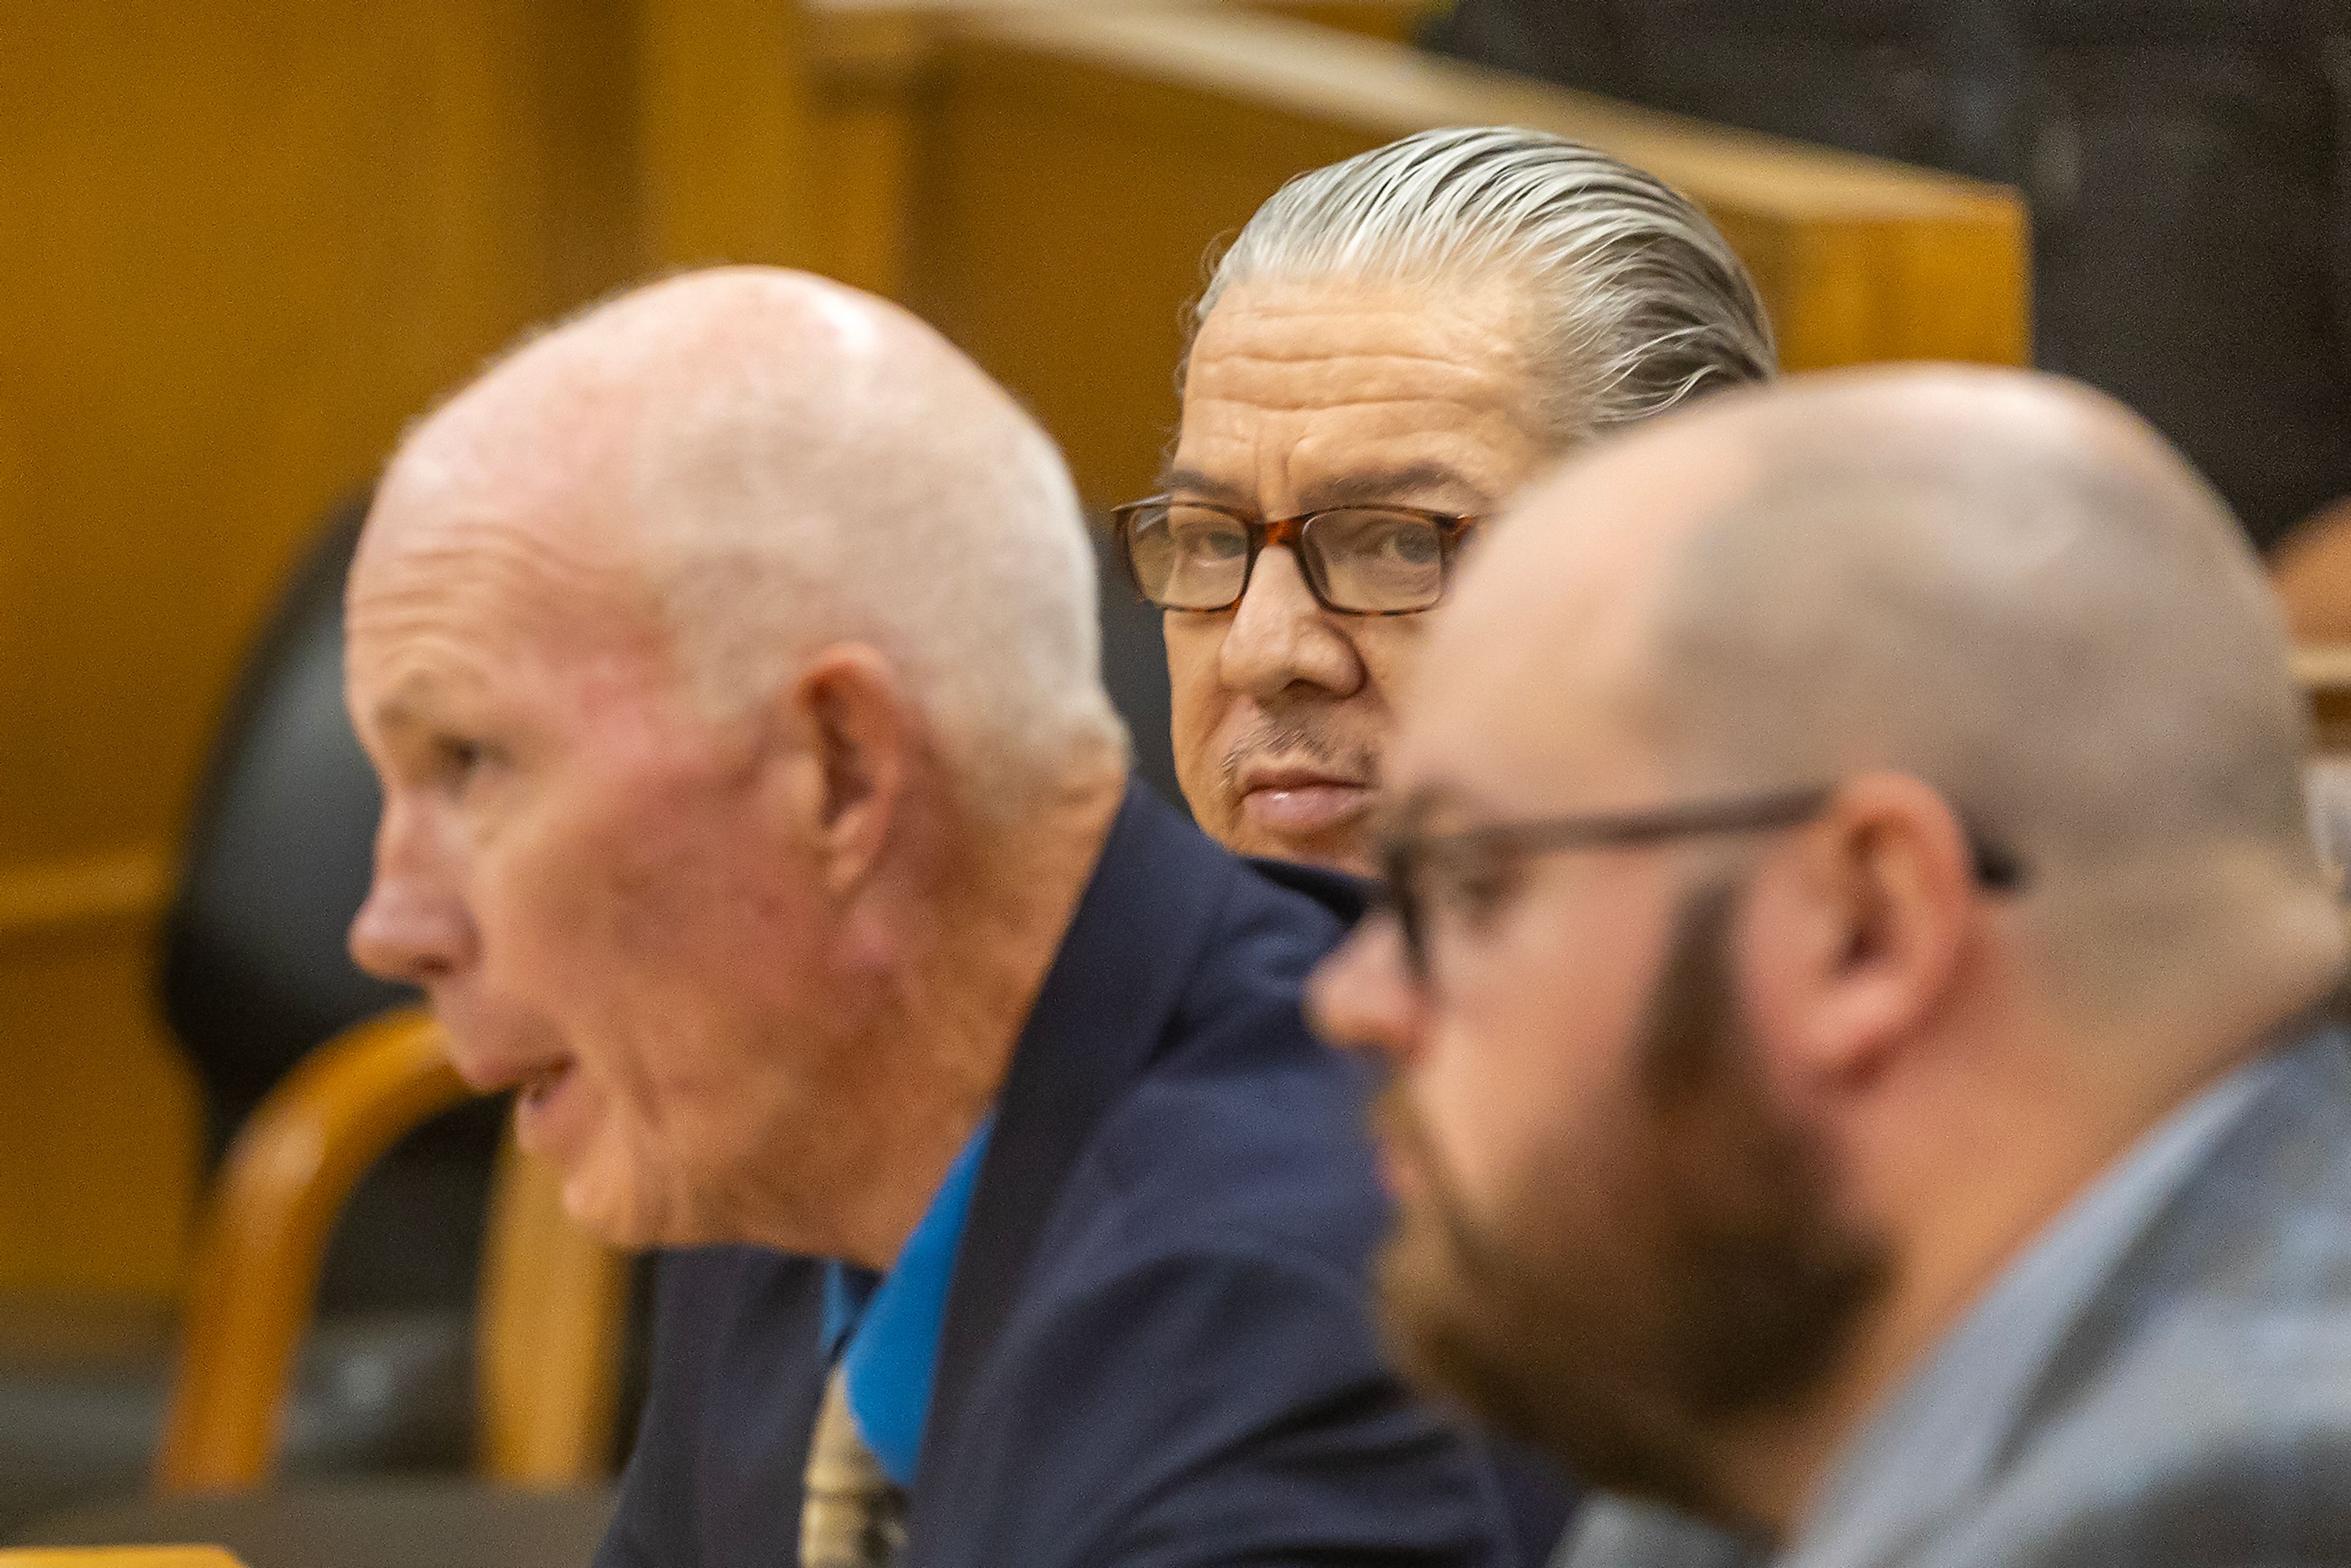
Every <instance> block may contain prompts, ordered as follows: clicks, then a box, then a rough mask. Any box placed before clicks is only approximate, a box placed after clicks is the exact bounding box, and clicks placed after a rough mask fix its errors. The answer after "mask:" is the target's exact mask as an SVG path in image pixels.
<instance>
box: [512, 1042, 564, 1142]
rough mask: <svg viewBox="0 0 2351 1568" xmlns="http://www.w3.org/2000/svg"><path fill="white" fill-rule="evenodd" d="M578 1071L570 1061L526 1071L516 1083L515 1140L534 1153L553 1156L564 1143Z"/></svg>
mask: <svg viewBox="0 0 2351 1568" xmlns="http://www.w3.org/2000/svg"><path fill="white" fill-rule="evenodd" d="M578 1076H579V1075H578V1074H577V1073H576V1072H575V1071H573V1070H572V1065H571V1063H570V1062H569V1061H557V1062H550V1063H549V1064H547V1065H546V1066H543V1067H538V1068H535V1069H533V1070H532V1071H529V1072H528V1073H526V1074H524V1075H523V1076H522V1077H521V1078H520V1079H518V1080H517V1082H516V1084H515V1141H516V1142H517V1143H518V1144H520V1145H522V1146H523V1148H524V1149H525V1150H527V1151H528V1152H529V1153H531V1154H534V1155H554V1154H555V1153H556V1151H557V1149H558V1148H559V1146H561V1145H562V1144H563V1142H564V1139H563V1138H562V1135H561V1134H562V1131H563V1128H564V1127H565V1126H566V1125H567V1124H568V1123H569V1120H570V1118H569V1117H568V1116H567V1115H566V1112H567V1110H568V1109H569V1107H570V1106H571V1104H572V1102H574V1101H576V1100H577V1099H578V1098H579V1095H578V1093H577V1092H576V1089H577V1079H578Z"/></svg>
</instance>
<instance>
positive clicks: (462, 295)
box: [0, 0, 808, 1295]
mask: <svg viewBox="0 0 2351 1568" xmlns="http://www.w3.org/2000/svg"><path fill="white" fill-rule="evenodd" d="M7 10H8V15H7V20H6V22H5V25H0V32H5V39H6V42H5V47H0V277H5V279H6V287H5V291H0V1127H5V1129H6V1134H7V1135H6V1136H5V1137H0V1289H25V1288H32V1289H44V1290H57V1291H131V1292H134V1293H146V1294H151V1295H152V1294H160V1293H162V1292H165V1291H169V1290H171V1289H172V1286H173V1284H174V1282H175V1281H176V1279H177V1276H178V1270H179V1267H180V1261H181V1257H182V1252H183V1236H184V1230H185V1220H186V1217H187V1214H188V1207H189V1192H190V1186H191V1183H192V1181H193V1176H194V1161H195V1157H196V1139H195V1130H194V1129H195V1115H194V1104H193V1096H192V1093H191V1088H190V1080H189V1078H188V1075H187V1073H186V1071H185V1070H184V1068H183V1066H182V1064H181V1063H180V1062H179V1061H177V1060H176V1059H175V1056H174V1053H173V1051H172V1048H171V1047H170V1045H169V1043H168V1041H167V1040H165V1039H164V1037H163V1034H162V1030H161V1028H160V1025H159V1024H158V1022H157V1020H156V1019H155V1018H154V1016H153V1014H152V1006H151V1003H150V996H151V991H152V985H151V981H150V968H151V961H150V951H149V948H150V936H149V933H150V929H151V927H152V921H153V918H154V916H155V915H156V913H157V911H158V908H159V906H160V902H161V898H162V894H163V892H164V890H165V889H166V887H167V886H168V883H169V872H168V870H167V868H168V867H170V866H171V864H172V860H173V853H174V844H175V842H176V840H177V837H178V832H179V825H180V821H181V818H182V814H183V811H184V810H186V802H187V800H188V798H189V792H190V786H191V784H192V782H193V775H194V771H195V768H196V765H197V762H198V759H199V758H200V756H201V753H202V749H203V746H204V741H205V738H206V737H207V734H208V732H209V730H210V728H211V727H212V725H213V723H214V716H215V715H216V713H217V711H218V708H219V706H220V703H221V701H222V697H223V694H224V692H225V688H226V685H227V682H228V678H229V676H230V674H231V673H232V671H233V669H234V668H235V662H236V660H237V659H238V657H239V656H240V654H241V653H242V650H243V648H244V646H245V643H246V638H247V636H248V634H249V633H250V632H251V630H252V629H253V628H254V626H255V625H256V622H257V621H258V619H259V616H260V614H261V612H262V611H263V609H264V607H265V605H266V602H267V600H268V597H269V595H270V594H271V592H272V591H273V590H274V588H275V586H276V584H277V580H278V578H279V575H280V573H281V571H282V570H284V568H285V566H286V564H287V562H288V560H289V559H290V558H291V556H292V553H293V551H294V550H295V549H296V547H297V545H298V542H299V541H300V540H302V539H303V538H305V537H306V536H307V534H308V530H309V529H310V528H311V527H312V526H313V524H314V523H315V521H316V520H317V519H318V518H319V516H320V514H321V513H322V512H323V511H324V510H325V509H326V508H327V507H329V504H330V503H332V502H333V501H334V500H335V499H336V498H337V497H340V496H343V495H346V494H348V493H349V492H350V490H351V489H353V488H354V487H356V486H360V485H363V484H365V483H366V482H367V481H368V480H369V478H370V477H371V476H372V474H373V473H374V471H375V469H376V468H377V466H378V465H379V464H380V463H381V460H382V458H383V456H384V455H385V454H386V452H387V451H388V449H389V448H390V447H391V445H392V443H393V442H394V440H395V439H396V438H397V436H398V434H399V432H400V430H401V429H402V425H403V424H404V423H406V422H407V421H409V420H411V419H412V418H413V417H414V416H415V415H416V414H418V413H420V412H422V411H423V410H424V409H425V408H426V407H428V406H429V405H430V404H431V402H433V401H434V399H435V398H436V397H438V396H439V395H441V394H442V393H444V392H446V391H447V390H449V389H450V388H452V387H453V386H454V385H455V384H456V383H458V382H461V381H463V380H464V379H465V377H466V375H467V374H468V373H469V372H470V371H472V370H473V369H474V368H475V366H477V365H478V364H479V363H480V362H481V361H482V360H483V359H484V358H485V357H486V356H487V355H488V354H490V353H492V352H493V351H495V350H496V349H498V348H499V347H500V346H501V345H502V344H504V343H506V342H507V341H508V340H510V339H511V338H513V336H514V335H515V334H516V333H517V331H519V330H520V329H523V328H524V327H525V326H526V325H528V324H529V323H531V322H534V321H536V320H539V319H544V318H546V317H548V316H549V315H551V314H554V313H557V312H560V311H562V310H565V309H568V308H571V307H573V306H576V305H578V304H580V303H581V302H583V301H586V300H588V299H590V298H594V297H596V296H598V295H599V294H601V293H603V292H605V291H607V290H609V289H611V288H612V287H615V286H616V285H618V284H620V283H622V282H623V281H626V280H627V279H629V278H630V277H633V276H636V275H638V274H639V273H641V272H642V271H643V270H644V269H645V268H646V267H651V266H657V265H663V264H667V263H670V262H675V261H684V260H699V259H719V258H731V259H747V260H752V259H767V260H795V259H799V258H800V257H802V256H804V254H805V252H804V251H803V249H802V248H801V247H802V246H803V245H804V244H805V240H806V235H807V227H808V225H807V219H806V215H805V212H804V210H803V208H804V199H803V197H802V196H801V195H800V194H799V192H798V190H797V187H796V186H795V185H794V184H793V183H792V180H791V174H792V171H793V170H795V169H796V168H798V167H799V166H800V164H801V163H802V162H804V160H803V157H802V149H803V138H804V134H805V132H804V122H803V120H802V119H801V117H800V113H799V101H798V99H797V94H798V93H799V89H800V80H801V78H800V75H799V71H798V69H797V68H796V51H797V50H798V49H799V38H798V32H797V14H796V12H795V11H794V10H793V8H792V7H791V6H789V5H769V4H764V3H760V0H724V3H720V0H710V3H695V0H408V3H405V4H402V5H340V4H330V3H329V0H216V3H212V4H206V5H163V4H160V3H155V0H130V3H127V4H119V5H118V4H105V5H89V4H84V3H81V0H12V3H11V4H10V5H9V6H8V8H7ZM68 1150H70V1152H71V1155H72V1157H71V1158H69V1159H68V1158H66V1157H64V1155H65V1154H66V1153H67V1151H68Z"/></svg>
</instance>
